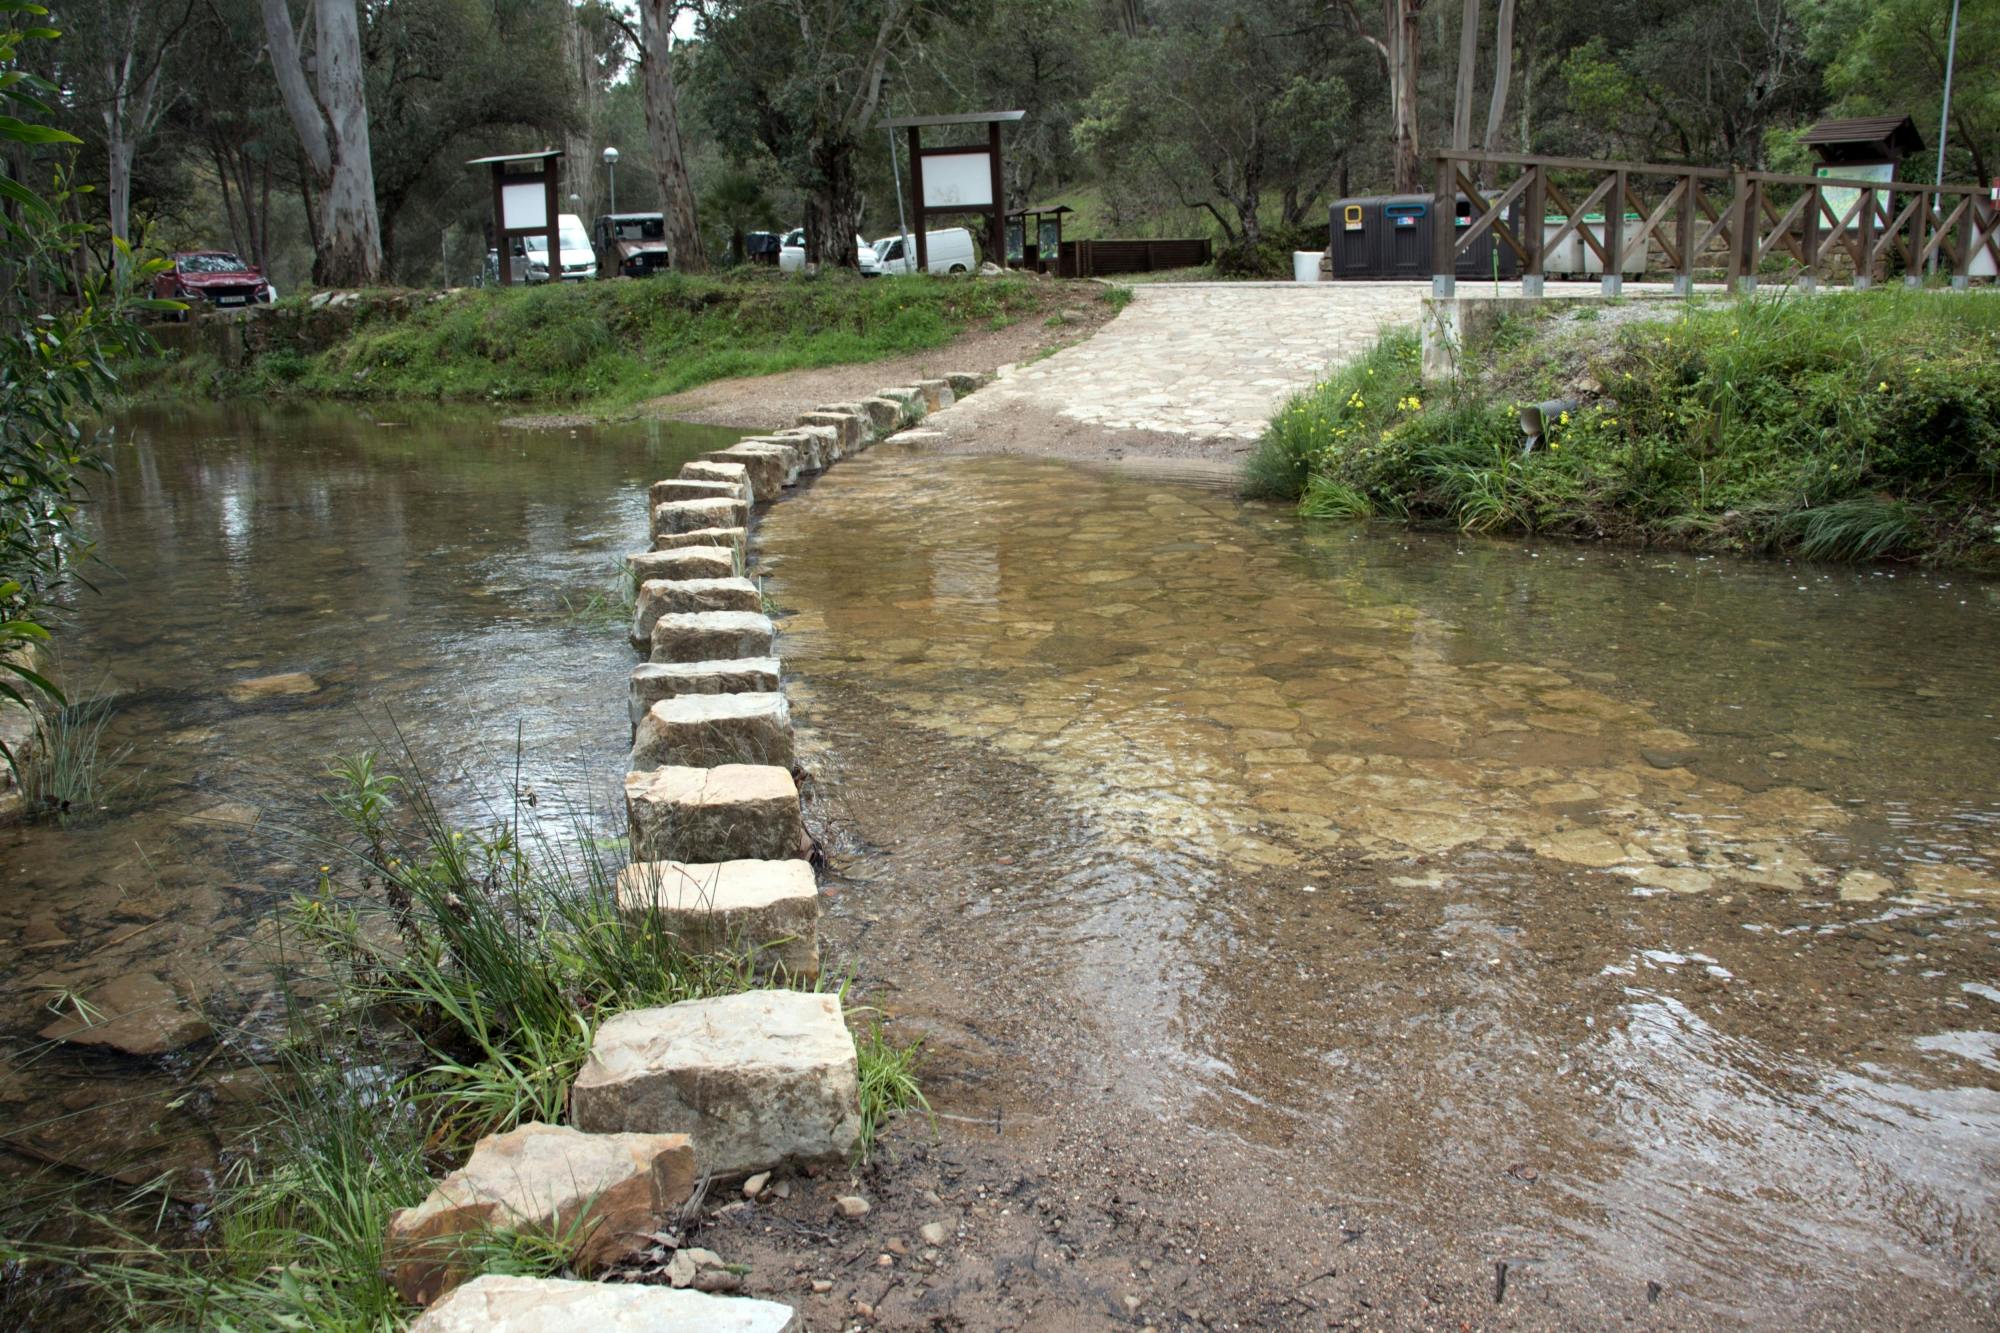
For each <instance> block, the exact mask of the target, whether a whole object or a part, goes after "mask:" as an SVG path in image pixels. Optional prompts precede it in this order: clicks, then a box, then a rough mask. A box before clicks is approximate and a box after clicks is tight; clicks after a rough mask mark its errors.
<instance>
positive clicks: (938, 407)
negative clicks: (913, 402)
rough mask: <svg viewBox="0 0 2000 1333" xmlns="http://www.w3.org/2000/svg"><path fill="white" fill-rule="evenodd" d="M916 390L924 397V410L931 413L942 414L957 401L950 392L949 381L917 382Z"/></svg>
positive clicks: (955, 396)
mask: <svg viewBox="0 0 2000 1333" xmlns="http://www.w3.org/2000/svg"><path fill="white" fill-rule="evenodd" d="M917 389H918V391H919V392H921V393H922V394H923V396H924V408H925V410H927V411H931V412H942V411H944V410H945V409H946V408H947V407H950V406H951V405H952V403H953V402H955V401H956V400H957V395H955V394H954V393H952V391H951V381H950V380H918V381H917Z"/></svg>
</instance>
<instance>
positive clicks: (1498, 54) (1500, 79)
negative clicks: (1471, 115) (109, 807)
mask: <svg viewBox="0 0 2000 1333" xmlns="http://www.w3.org/2000/svg"><path fill="white" fill-rule="evenodd" d="M1513 79H1514V0H1500V21H1499V27H1498V30H1497V31H1496V33H1495V36H1494V41H1493V99H1492V100H1491V101H1490V102H1488V103H1487V104H1486V140H1485V145H1484V146H1485V149H1486V151H1487V152H1489V153H1497V152H1499V151H1500V126H1501V124H1502V123H1503V122H1504V121H1505V120H1506V118H1507V86H1508V84H1510V83H1512V82H1513ZM1521 151H1522V152H1526V151H1527V148H1526V146H1525V145H1524V146H1523V147H1522V150H1521Z"/></svg>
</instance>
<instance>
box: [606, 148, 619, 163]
mask: <svg viewBox="0 0 2000 1333" xmlns="http://www.w3.org/2000/svg"><path fill="white" fill-rule="evenodd" d="M604 165H605V166H607V167H615V166H617V165H618V150H617V149H616V148H607V149H605V150H604Z"/></svg>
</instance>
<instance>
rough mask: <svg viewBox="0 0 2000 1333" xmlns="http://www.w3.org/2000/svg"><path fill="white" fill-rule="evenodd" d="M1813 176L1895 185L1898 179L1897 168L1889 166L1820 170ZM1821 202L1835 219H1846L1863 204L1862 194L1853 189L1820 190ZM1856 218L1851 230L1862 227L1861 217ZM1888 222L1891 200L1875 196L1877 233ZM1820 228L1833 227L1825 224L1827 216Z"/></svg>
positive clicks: (1826, 188) (1859, 166)
mask: <svg viewBox="0 0 2000 1333" xmlns="http://www.w3.org/2000/svg"><path fill="white" fill-rule="evenodd" d="M1813 175H1815V176H1818V177H1819V178H1820V179H1821V180H1824V179H1826V178H1827V177H1828V176H1832V177H1835V178H1836V179H1842V178H1844V179H1847V180H1862V181H1892V180H1894V179H1896V168H1895V167H1894V166H1892V165H1891V164H1890V163H1887V162H1867V163H1862V164H1859V165H1852V166H1844V167H1820V168H1819V169H1818V170H1816V171H1814V172H1813ZM1820 198H1822V199H1824V200H1825V201H1826V206H1827V207H1828V208H1830V209H1832V210H1833V215H1834V216H1835V217H1837V218H1844V217H1846V216H1847V210H1848V209H1850V208H1853V207H1854V205H1855V204H1856V203H1858V202H1859V201H1860V199H1861V191H1859V190H1857V189H1855V188H1854V187H1853V186H1851V185H1828V186H1825V187H1824V188H1822V189H1821V190H1820ZM1854 217H1855V220H1854V221H1852V222H1850V223H1848V224H1847V225H1848V227H1849V228H1850V229H1852V228H1854V227H1859V226H1860V225H1861V220H1860V219H1861V215H1860V214H1859V213H1856V214H1855V215H1854ZM1888 222H1889V200H1888V196H1887V195H1886V194H1881V193H1878V194H1877V195H1876V196H1875V228H1876V230H1877V231H1880V230H1881V229H1882V228H1883V227H1885V226H1887V225H1888ZM1819 225H1820V226H1821V227H1831V226H1833V224H1832V223H1831V222H1829V221H1827V220H1826V216H1825V215H1824V214H1822V215H1821V216H1820V219H1819Z"/></svg>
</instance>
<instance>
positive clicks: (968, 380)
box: [944, 370, 993, 398]
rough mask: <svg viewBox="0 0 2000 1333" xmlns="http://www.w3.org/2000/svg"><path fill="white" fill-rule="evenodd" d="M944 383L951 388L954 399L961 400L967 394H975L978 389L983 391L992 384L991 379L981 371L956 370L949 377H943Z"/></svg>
mask: <svg viewBox="0 0 2000 1333" xmlns="http://www.w3.org/2000/svg"><path fill="white" fill-rule="evenodd" d="M944 382H945V383H946V384H949V385H950V386H951V392H952V396H953V397H954V398H963V397H965V395H967V394H969V393H976V392H978V391H979V390H980V389H983V388H985V387H986V386H987V385H989V384H991V383H992V382H993V377H992V376H991V375H989V374H987V373H986V372H985V371H983V370H973V371H965V370H957V371H953V372H952V373H951V374H949V375H946V376H945V377H944Z"/></svg>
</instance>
